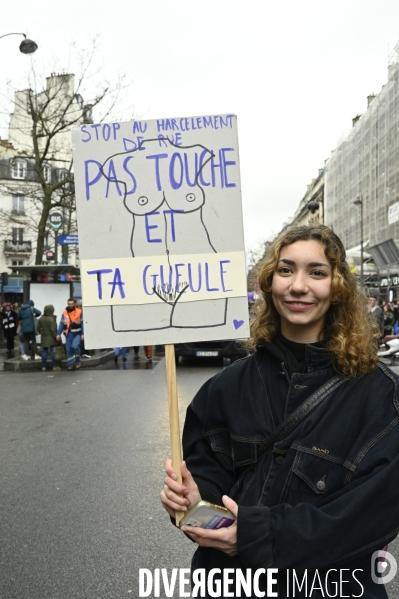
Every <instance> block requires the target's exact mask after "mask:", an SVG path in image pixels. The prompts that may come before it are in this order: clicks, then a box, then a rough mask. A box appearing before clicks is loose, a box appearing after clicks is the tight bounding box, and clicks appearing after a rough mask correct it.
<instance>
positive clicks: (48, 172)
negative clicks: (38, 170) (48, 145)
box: [43, 163, 51, 183]
mask: <svg viewBox="0 0 399 599" xmlns="http://www.w3.org/2000/svg"><path fill="white" fill-rule="evenodd" d="M43 175H44V178H45V180H46V183H51V166H50V165H49V164H46V163H45V164H43Z"/></svg>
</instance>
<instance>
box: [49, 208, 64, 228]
mask: <svg viewBox="0 0 399 599" xmlns="http://www.w3.org/2000/svg"><path fill="white" fill-rule="evenodd" d="M49 221H50V225H51V226H52V228H53V229H54V230H55V231H58V229H59V228H60V227H61V225H62V214H61V212H52V213H51V214H50V216H49Z"/></svg>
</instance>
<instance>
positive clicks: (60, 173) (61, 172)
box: [57, 168, 69, 182]
mask: <svg viewBox="0 0 399 599" xmlns="http://www.w3.org/2000/svg"><path fill="white" fill-rule="evenodd" d="M68 177H69V171H68V170H67V169H66V168H59V169H58V170H57V181H58V182H60V181H63V180H64V179H67V178H68Z"/></svg>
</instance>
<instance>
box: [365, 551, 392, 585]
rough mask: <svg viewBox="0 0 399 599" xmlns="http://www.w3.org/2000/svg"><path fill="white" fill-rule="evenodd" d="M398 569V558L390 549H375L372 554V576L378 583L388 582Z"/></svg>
mask: <svg viewBox="0 0 399 599" xmlns="http://www.w3.org/2000/svg"><path fill="white" fill-rule="evenodd" d="M397 570H398V564H397V563H396V559H395V558H394V556H393V555H392V553H389V551H374V553H373V555H372V556H371V578H372V579H373V582H375V583H376V584H387V583H388V582H391V580H393V579H394V578H395V575H396V572H397Z"/></svg>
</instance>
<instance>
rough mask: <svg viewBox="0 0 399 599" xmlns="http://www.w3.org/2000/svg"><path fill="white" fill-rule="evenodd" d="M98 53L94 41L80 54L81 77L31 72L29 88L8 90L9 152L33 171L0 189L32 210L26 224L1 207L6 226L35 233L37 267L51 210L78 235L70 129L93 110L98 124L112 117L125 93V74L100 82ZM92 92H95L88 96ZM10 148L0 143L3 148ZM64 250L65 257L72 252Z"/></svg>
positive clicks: (67, 229)
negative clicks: (95, 63) (95, 59)
mask: <svg viewBox="0 0 399 599" xmlns="http://www.w3.org/2000/svg"><path fill="white" fill-rule="evenodd" d="M95 51H96V44H95V43H94V44H93V46H92V49H91V51H90V53H86V54H85V53H80V67H79V69H78V74H75V75H72V74H69V73H65V72H63V73H58V74H57V73H54V72H53V73H52V74H51V75H50V76H49V77H46V78H44V77H42V76H40V75H38V74H37V73H36V71H35V70H34V68H32V70H31V72H30V74H29V76H28V82H27V83H28V86H27V89H25V90H23V91H16V90H13V89H12V86H11V85H10V87H9V91H12V92H13V93H14V112H13V114H12V115H11V120H10V127H9V139H8V141H7V144H8V152H9V154H8V155H10V152H12V154H13V155H14V157H13V159H12V161H11V169H13V168H15V167H16V166H18V160H21V157H22V158H25V159H26V160H25V162H26V165H27V170H28V171H31V172H28V173H27V175H28V176H27V177H26V178H25V179H24V180H23V181H22V180H19V181H15V180H12V178H9V181H5V180H4V178H3V180H2V187H3V192H4V191H5V189H6V191H7V192H8V194H9V195H14V194H15V193H16V192H17V193H19V194H21V195H23V196H25V197H27V198H29V199H30V201H31V203H32V206H31V208H33V210H30V215H31V219H30V222H29V223H27V222H26V220H25V219H23V218H21V217H20V216H19V215H18V213H15V212H14V213H13V212H11V213H10V211H7V210H4V209H1V208H0V220H1V221H2V222H3V224H6V225H8V227H10V226H18V225H21V226H24V227H25V228H28V229H30V230H31V231H32V232H34V236H35V239H36V255H35V264H41V263H42V260H43V251H44V249H45V239H46V233H47V235H48V225H47V223H48V218H49V214H50V211H51V210H52V209H53V208H60V209H61V210H62V212H63V214H64V232H66V233H74V232H76V219H75V206H76V203H75V191H74V181H73V163H72V151H71V143H70V133H69V132H70V129H71V128H72V127H74V126H76V125H80V124H82V123H92V122H93V120H92V119H93V111H94V110H96V112H98V113H99V117H98V119H97V122H102V121H103V120H105V119H110V118H111V117H112V116H114V113H115V109H116V107H117V105H118V102H119V101H120V100H121V97H122V92H124V91H125V90H126V89H127V86H126V85H125V81H124V76H117V78H116V79H115V81H113V82H112V83H111V82H107V81H105V82H104V81H99V80H100V79H101V72H100V71H98V70H97V72H95V73H93V57H94V53H95ZM93 89H95V90H96V91H95V93H94V94H92V93H90V90H93ZM85 95H86V100H85V101H83V97H84V96H85ZM7 144H4V142H3V143H2V144H1V145H2V146H3V148H4V146H5V145H7ZM3 154H4V153H3ZM16 190H17V191H16ZM63 251H64V252H66V253H67V252H68V248H67V247H65V248H63Z"/></svg>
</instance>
